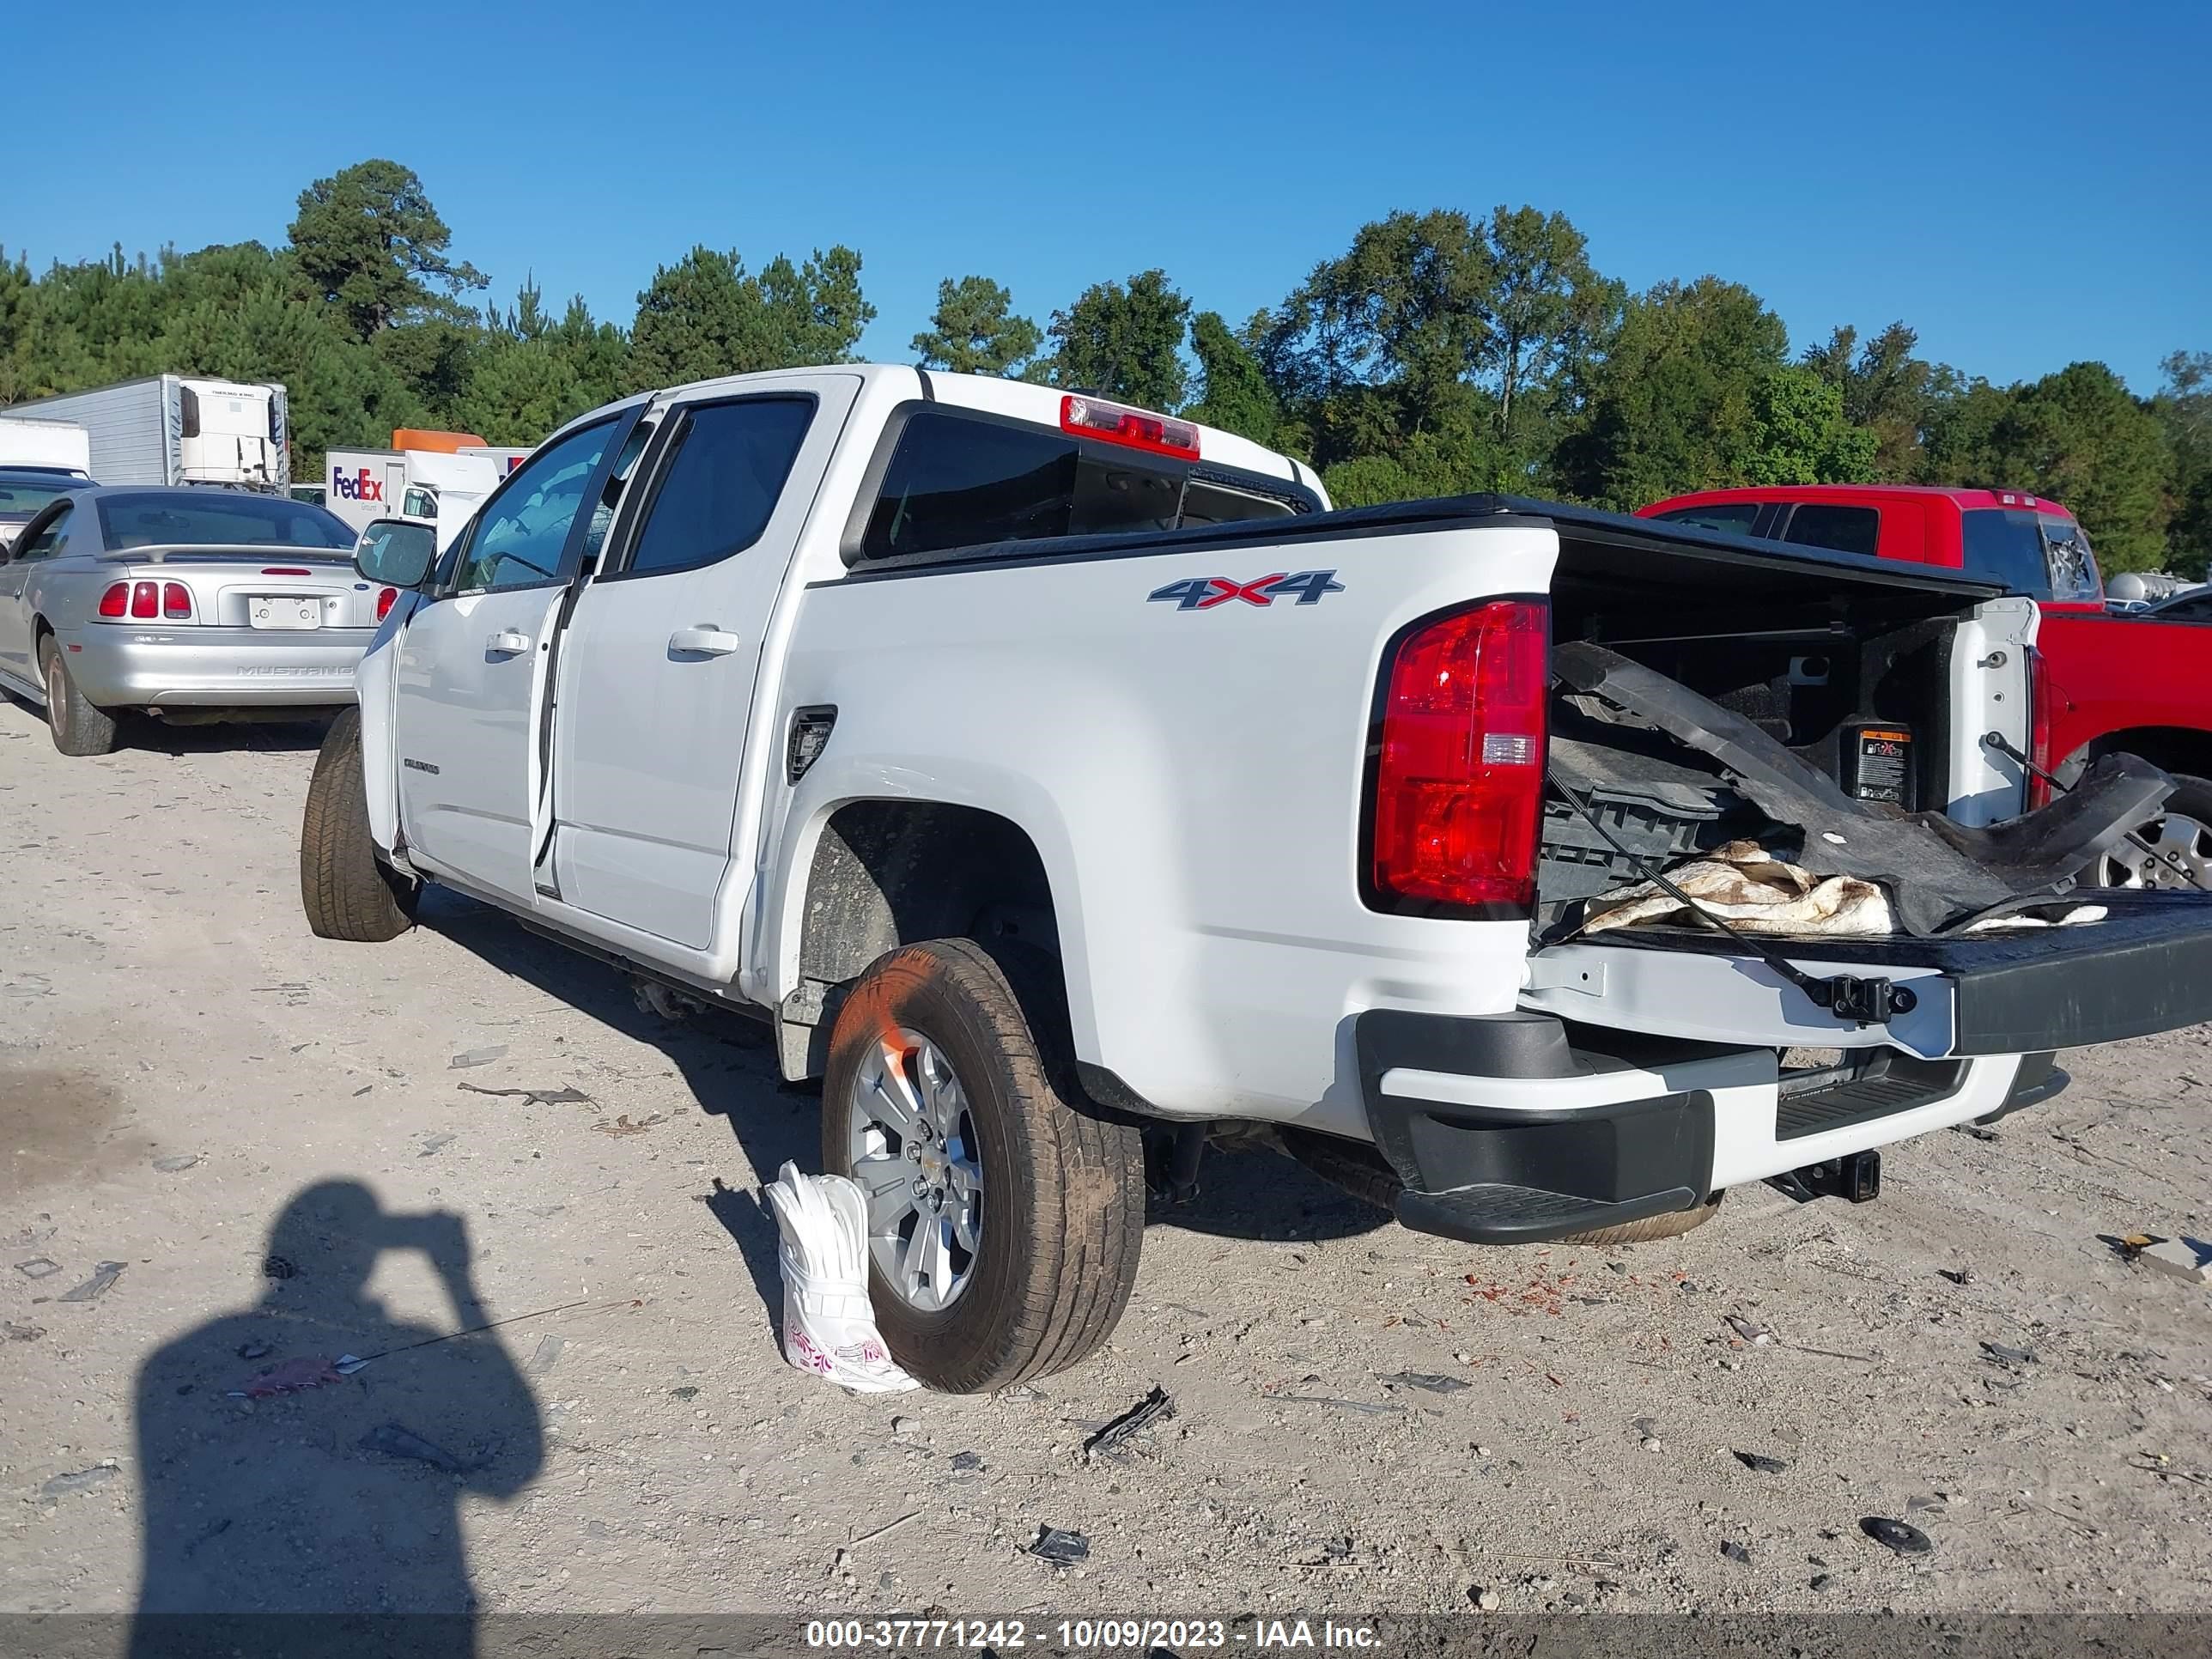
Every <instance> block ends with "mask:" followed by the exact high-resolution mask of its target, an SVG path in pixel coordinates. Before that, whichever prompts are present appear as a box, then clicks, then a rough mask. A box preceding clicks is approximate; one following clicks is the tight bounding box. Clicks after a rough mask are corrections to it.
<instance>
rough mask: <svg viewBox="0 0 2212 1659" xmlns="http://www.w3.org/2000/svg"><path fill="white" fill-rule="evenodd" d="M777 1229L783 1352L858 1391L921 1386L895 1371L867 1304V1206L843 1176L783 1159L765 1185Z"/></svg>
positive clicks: (893, 1391)
mask: <svg viewBox="0 0 2212 1659" xmlns="http://www.w3.org/2000/svg"><path fill="white" fill-rule="evenodd" d="M765 1190H766V1192H767V1194H768V1200H769V1206H770V1207H771V1208H773V1209H774V1210H775V1225H776V1227H777V1229H778V1231H781V1233H782V1234H783V1243H782V1246H781V1249H778V1250H777V1252H776V1258H777V1261H779V1262H780V1263H781V1267H782V1268H783V1357H784V1358H786V1359H787V1360H789V1361H790V1362H791V1363H792V1364H793V1365H795V1366H797V1367H798V1368H799V1370H802V1371H812V1372H813V1373H814V1374H815V1375H816V1376H826V1377H828V1378H829V1380H830V1381H831V1382H832V1383H836V1384H838V1385H839V1386H840V1387H842V1388H848V1389H854V1390H856V1391H858V1392H860V1393H861V1394H897V1393H900V1392H902V1391H903V1390H905V1389H915V1388H920V1387H921V1384H920V1383H916V1382H915V1380H914V1379H913V1378H912V1377H910V1376H908V1375H907V1374H906V1373H905V1372H904V1371H902V1370H900V1369H899V1367H898V1364H897V1363H896V1361H894V1360H893V1359H892V1358H891V1356H890V1349H888V1348H886V1347H885V1346H884V1339H883V1334H882V1333H881V1332H879V1331H878V1330H877V1329H876V1312H875V1310H874V1309H873V1308H872V1307H871V1306H870V1305H869V1303H868V1210H867V1200H866V1199H865V1198H863V1197H862V1196H861V1193H860V1188H858V1187H856V1186H854V1184H853V1182H850V1181H848V1180H847V1179H846V1178H845V1177H844V1176H830V1175H819V1176H817V1175H804V1174H801V1173H800V1171H799V1166H798V1165H797V1164H785V1165H784V1166H783V1168H782V1169H781V1170H778V1171H777V1172H776V1177H775V1180H774V1181H772V1182H769V1184H768V1186H767V1188H765Z"/></svg>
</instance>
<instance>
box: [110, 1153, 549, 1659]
mask: <svg viewBox="0 0 2212 1659" xmlns="http://www.w3.org/2000/svg"><path fill="white" fill-rule="evenodd" d="M392 1249H415V1250H419V1251H421V1252H422V1254H423V1255H425V1256H426V1257H427V1258H428V1260H429V1261H430V1263H431V1265H432V1267H434V1268H435V1271H436V1273H437V1275H438V1278H439V1280H440V1282H441V1285H443V1286H444V1287H445V1290H446V1292H447V1297H448V1299H449V1301H450V1302H451V1304H452V1312H453V1326H451V1327H450V1328H447V1329H435V1328H431V1327H428V1326H426V1325H417V1324H414V1323H410V1322H404V1321H401V1320H398V1319H396V1318H394V1317H393V1316H392V1315H391V1313H390V1312H389V1311H388V1310H386V1308H385V1306H384V1305H383V1304H382V1303H381V1302H380V1300H378V1299H377V1298H375V1297H371V1296H370V1295H369V1294H368V1281H369V1278H370V1275H371V1274H372V1273H373V1272H374V1268H375V1267H376V1264H377V1262H378V1260H379V1259H380V1257H381V1256H382V1255H383V1254H384V1253H385V1252H386V1250H392ZM263 1267H264V1275H265V1280H266V1283H265V1288H264V1292H263V1295H262V1297H261V1300H260V1301H259V1302H258V1304H255V1305H254V1306H252V1307H251V1308H247V1309H245V1310H240V1311H238V1312H234V1313H229V1314H225V1315H223V1316H221V1317H219V1318H216V1319H213V1320H210V1322H207V1323H205V1324H204V1325H201V1326H199V1327H198V1328H196V1329H193V1330H191V1331H189V1332H187V1333H186V1334H184V1335H182V1336H180V1337H179V1338H177V1339H176V1340H173V1341H171V1342H169V1343H167V1344H165V1345H164V1346H162V1347H161V1348H160V1349H158V1350H157V1351H155V1352H154V1353H153V1354H152V1355H150V1356H149V1358H147V1360H146V1362H145V1364H143V1366H142V1367H141V1368H140V1370H139V1373H138V1384H137V1438H138V1456H137V1472H138V1477H139V1480H140V1482H141V1486H142V1515H143V1548H144V1555H143V1573H142V1577H141V1579H140V1588H139V1596H138V1603H137V1618H136V1620H134V1624H133V1629H132V1640H131V1653H132V1654H133V1655H134V1656H145V1659H150V1656H154V1655H157V1654H158V1655H162V1656H169V1655H174V1654H179V1653H185V1654H197V1653H201V1652H207V1653H216V1652H230V1651H238V1650H244V1651H248V1652H258V1651H264V1650H268V1644H269V1642H270V1640H272V1639H275V1638H276V1633H277V1632H283V1643H282V1644H283V1646H284V1647H285V1648H286V1649H287V1650H292V1651H305V1652H313V1653H322V1652H325V1651H328V1652H338V1651H345V1652H376V1653H381V1652H386V1651H390V1652H395V1653H396V1652H407V1653H413V1654H430V1655H465V1654H472V1653H474V1652H475V1650H476V1611H477V1598H476V1595H475V1592H474V1589H473V1588H472V1586H471V1583H470V1578H469V1572H468V1565H467V1562H466V1560H465V1546H464V1542H463V1538H462V1532H461V1516H460V1504H461V1500H462V1498H463V1497H464V1496H465V1495H468V1494H474V1495H477V1496H480V1497H484V1498H492V1499H495V1500H506V1499H511V1498H514V1497H516V1496H517V1495H518V1494H519V1493H520V1492H522V1491H523V1490H524V1489H525V1488H526V1486H528V1485H529V1484H530V1482H531V1481H532V1480H534V1479H535V1478H536V1476H537V1474H538V1470H539V1468H541V1466H542V1465H543V1462H544V1431H543V1428H542V1425H541V1424H540V1420H539V1417H538V1406H537V1401H536V1400H535V1398H534V1397H533V1396H532V1393H531V1390H530V1388H529V1385H528V1384H527V1383H526V1382H525V1381H524V1380H523V1377H522V1375H521V1373H520V1370H518V1369H517V1367H516V1366H515V1364H514V1363H513V1358H511V1357H510V1356H509V1354H508V1353H507V1349H506V1346H505V1345H504V1344H503V1343H502V1342H501V1340H500V1338H499V1335H498V1334H497V1333H496V1332H490V1331H481V1332H477V1333H476V1334H466V1335H453V1334H451V1333H452V1332H453V1331H455V1330H458V1331H464V1332H465V1331H468V1330H470V1328H471V1327H475V1326H480V1325H483V1324H484V1323H485V1322H486V1315H485V1313H484V1310H483V1304H482V1303H481V1301H480V1299H479V1297H477V1291H476V1289H475V1286H474V1283H473V1280H472V1278H471V1271H470V1249H469V1245H468V1241H467V1237H466V1233H465V1228H464V1225H463V1223H462V1220H461V1218H460V1217H459V1216H458V1215H453V1214H449V1213H437V1214H432V1215H427V1216H422V1215H395V1214H392V1213H390V1212H386V1211H385V1210H384V1209H383V1208H382V1207H381V1206H380V1205H379V1204H378V1202H377V1200H376V1198H375V1196H374V1194H372V1193H371V1192H370V1191H369V1190H368V1188H366V1187H364V1186H362V1184H360V1183H359V1182H352V1181H331V1182H321V1183H319V1184H317V1185H314V1186H311V1187H308V1188H304V1189H302V1190H301V1192H300V1193H298V1194H295V1196H294V1197H293V1199H292V1200H291V1201H290V1202H289V1204H287V1205H286V1206H285V1207H284V1209H283V1211H282V1212H280V1213H279V1215H278V1216H277V1218H276V1222H275V1223H274V1225H272V1227H271V1228H270V1236H269V1245H268V1256H267V1258H266V1259H265V1261H264V1263H263ZM342 1355H352V1356H355V1357H357V1358H362V1359H367V1360H368V1361H369V1362H370V1363H369V1364H367V1365H365V1366H362V1367H361V1368H360V1369H359V1370H353V1371H352V1372H351V1374H349V1375H344V1376H341V1375H339V1374H338V1372H337V1370H335V1369H331V1368H328V1367H327V1362H331V1361H335V1360H337V1358H339V1357H340V1356H342ZM278 1381H289V1382H292V1383H295V1384H298V1385H300V1386H297V1387H295V1389H291V1390H289V1391H284V1392H270V1393H269V1394H268V1397H265V1398H262V1399H251V1398H242V1397H239V1396H240V1394H241V1393H244V1392H246V1391H249V1390H252V1391H267V1390H269V1389H270V1385H271V1384H272V1383H276V1382H278ZM301 1615H313V1616H312V1617H307V1618H302V1617H301ZM399 1615H405V1616H404V1617H400V1616H399Z"/></svg>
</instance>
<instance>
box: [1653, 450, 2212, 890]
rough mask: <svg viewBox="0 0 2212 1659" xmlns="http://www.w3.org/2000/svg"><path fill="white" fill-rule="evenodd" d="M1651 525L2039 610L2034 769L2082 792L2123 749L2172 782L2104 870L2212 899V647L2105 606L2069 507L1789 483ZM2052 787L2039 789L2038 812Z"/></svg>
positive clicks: (1687, 500) (1724, 498)
mask: <svg viewBox="0 0 2212 1659" xmlns="http://www.w3.org/2000/svg"><path fill="white" fill-rule="evenodd" d="M1637 516H1638V517H1639V518H1645V519H1665V520H1673V521H1674V522H1676V523H1688V524H1695V525H1701V526H1705V527H1707V528H1709V529H1714V530H1721V531H1727V532H1732V533H1734V534H1736V535H1739V536H1749V537H1754V538H1759V539H1760V540H1764V541H1775V542H1793V543H1796V544H1799V545H1801V546H1813V547H1826V548H1834V549H1837V550H1841V551H1843V552H1846V553H1862V554H1865V555H1867V556H1870V557H1874V558H1881V559H1903V560H1908V561H1911V562H1915V563H1918V564H1934V565H1945V566H1948V567H1950V568H1954V569H1964V570H1966V571H1969V572H1972V573H1973V574H1978V575H1980V576H1983V577H1985V578H1986V579H1988V580H1990V581H1993V582H1998V583H2002V585H2003V586H2005V587H2006V588H2008V590H2010V591H2011V592H2015V593H2019V594H2023V595H2025V596H2026V597H2027V598H2029V599H2033V600H2035V601H2036V603H2037V605H2038V607H2039V609H2040V610H2041V611H2042V613H2043V620H2042V625H2041V627H2040V629H2039V630H2038V633H2037V638H2036V660H2035V664H2034V677H2033V684H2034V688H2035V709H2034V719H2033V728H2032V729H2033V741H2032V742H2031V743H2030V744H2029V749H2030V751H2031V757H2032V758H2033V760H2034V762H2035V763H2036V764H2037V765H2038V766H2039V767H2042V768H2044V769H2046V770H2048V771H2050V772H2051V773H2052V774H2054V775H2057V778H2058V779H2059V780H2060V781H2062V782H2067V783H2070V782H2071V781H2073V780H2074V779H2075V777H2076V776H2078V775H2080V774H2081V769H2083V768H2084V767H2086V766H2087V764H2088V763H2090V762H2091V761H2093V760H2094V759H2096V758H2097V757H2098V756H2100V755H2103V754H2106V753H2108V752H2111V751H2112V750H2126V751H2128V752H2129V753H2130V754H2136V755H2140V756H2142V757H2143V758H2144V759H2145V760H2147V761H2149V762H2150V763H2153V764H2154V765H2156V766H2160V767H2163V768H2164V769H2166V771H2168V772H2170V773H2172V774H2173V776H2174V781H2175V782H2176V784H2177V785H2178V786H2179V787H2177V788H2176V790H2175V791H2174V793H2173V795H2172V799H2169V800H2168V801H2167V803H2166V811H2165V814H2164V816H2162V817H2159V818H2156V819H2154V820H2153V821H2152V822H2151V823H2148V824H2145V825H2142V826H2141V827H2140V828H2139V829H2137V831H2136V834H2137V836H2139V837H2140V838H2141V840H2142V842H2145V843H2146V847H2145V848H2131V847H2123V848H2121V849H2120V853H2119V854H2114V855H2112V856H2111V857H2108V858H2107V859H2106V860H2105V867H2104V868H2103V870H2102V871H2100V872H2099V875H2100V879H2101V880H2102V882H2103V883H2104V884H2106V885H2110V886H2124V887H2137V886H2154V887H2174V886H2185V885H2195V886H2212V684H2208V683H2207V669H2208V667H2212V648H2208V647H2212V633H2208V632H2207V630H2206V628H2205V625H2204V624H2203V623H2199V622H2184V621H2166V620H2160V619H2156V618H2153V617H2144V616H2140V615H2127V614H2119V613H2115V612H2113V611H2108V610H2107V609H2106V605H2105V594H2104V585H2103V580H2102V579H2101V578H2100V576H2099V575H2098V574H2097V562H2096V558H2095V556H2094V555H2093V554H2092V553H2091V551H2090V550H2089V539H2088V538H2087V536H2086V535H2084V534H2083V533H2082V531H2081V526H2080V525H2078V524H2076V523H2075V520H2074V515H2073V514H2072V513H2069V512H2068V511H2067V510H2066V509H2065V508H2064V507H2061V506H2060V505H2059V504H2058V503H2057V502H2056V501H2048V500H2045V499H2044V498H2042V497H2040V496H2036V495H2026V494H2024V493H2022V492H2021V491H2018V490H1997V489H1925V488H1919V487H1916V486H1911V485H1905V484H1779V485H1771V486H1767V487H1764V488H1759V489H1707V490H1700V491H1699V492H1697V493H1696V494H1694V495H1673V496H1669V497H1668V499H1667V500H1665V501H1654V502H1652V503H1651V504H1650V506H1649V507H1639V508H1638V509H1637ZM2043 793H2045V791H2044V789H2043V787H2042V786H2040V785H2038V784H2032V785H2031V787H2030V794H2031V801H2032V803H2034V804H2039V802H2040V799H2041V797H2042V795H2043Z"/></svg>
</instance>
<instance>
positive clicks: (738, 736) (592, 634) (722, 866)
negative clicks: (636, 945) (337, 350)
mask: <svg viewBox="0 0 2212 1659" xmlns="http://www.w3.org/2000/svg"><path fill="white" fill-rule="evenodd" d="M859 388H860V380H859V377H858V376H855V375H849V374H823V375H812V376H806V377H803V378H802V377H797V376H794V377H793V378H792V379H790V380H787V381H782V382H780V383H779V384H778V385H777V386H775V389H773V390H763V391H760V392H750V393H747V394H746V395H744V396H742V397H734V398H702V399H696V400H693V401H690V402H687V403H684V404H678V405H677V406H676V407H675V408H674V409H672V410H670V411H669V413H668V415H667V416H666V418H665V419H664V420H663V422H662V423H661V430H662V431H663V432H665V434H666V437H665V441H662V442H661V443H660V444H659V446H658V447H657V450H656V453H655V455H654V458H653V460H652V462H651V463H650V467H649V471H648V472H647V473H646V474H642V475H641V477H640V479H639V484H638V488H639V490H640V497H639V502H640V508H641V510H640V511H639V512H637V513H635V514H631V515H628V516H627V520H626V522H625V525H624V526H623V534H622V537H621V544H620V545H619V546H617V547H614V548H611V549H610V550H609V556H608V559H607V562H606V566H605V568H603V569H601V570H600V572H599V574H597V575H595V576H594V577H593V578H592V580H591V581H590V583H589V584H588V585H587V586H586V587H585V588H584V590H583V592H581V594H580V596H579V597H578V599H577V602H576V608H575V615H574V619H573V621H572V622H571V623H570V625H569V627H568V631H567V632H566V634H565V635H563V636H562V646H561V690H560V705H559V708H558V709H557V711H556V714H555V717H554V744H553V747H554V754H555V761H554V770H553V779H554V790H553V793H554V829H553V846H552V859H551V870H550V884H551V885H553V886H554V887H556V889H557V891H558V894H559V897H560V900H561V902H562V903H564V904H568V905H573V906H574V907H575V908H578V909H580V910H583V911H586V912H588V913H590V914H591V915H595V916H599V917H603V918H605V919H606V920H608V921H616V922H620V923H623V924H624V925H626V926H628V927H633V928H635V929H637V930H639V931H640V932H641V933H647V934H651V935H653V936H654V937H655V938H658V939H665V940H667V941H669V942H670V943H671V944H672V945H678V946H684V947H688V948H690V949H694V950H697V949H702V948H704V947H706V946H707V945H708V943H709V942H710V940H711V939H712V938H713V935H714V920H715V907H716V902H717V900H718V897H719V896H720V894H721V893H722V891H723V889H724V878H725V876H726V874H727V872H728V871H729V867H730V864H731V856H732V833H733V826H734V824H735V822H736V819H737V817H738V776H739V770H740V768H741V766H742V764H743V762H744V752H745V744H746V732H747V728H748V726H749V725H750V721H751V718H752V715H753V713H754V710H753V706H752V705H753V695H754V682H755V679H756V677H757V672H758V670H759V666H760V661H761V651H762V645H763V638H764V635H765V634H766V631H767V626H768V621H769V613H770V611H772V610H773V608H774V606H775V599H776V595H777V593H778V592H780V591H781V587H782V585H783V580H784V574H785V570H786V568H787V566H788V565H789V563H790V562H791V558H792V556H793V552H794V550H796V548H797V545H798V541H799V532H800V529H801V527H802V526H804V525H805V521H806V518H807V514H808V513H809V512H810V511H811V508H812V507H813V504H814V499H815V495H816V494H817V490H818V489H819V488H820V486H821V483H822V479H823V474H824V472H825V471H827V469H828V467H829V456H830V453H831V451H832V450H833V449H834V448H835V447H836V441H837V436H838V433H839V431H840V429H841V428H842V426H843V424H844V420H845V416H846V414H847V413H848V410H850V409H851V407H852V405H853V401H854V398H855V396H856V395H857V393H858V391H859ZM531 465H536V463H535V462H534V461H533V462H532V463H531ZM747 861H748V862H750V860H747ZM740 891H741V890H740Z"/></svg>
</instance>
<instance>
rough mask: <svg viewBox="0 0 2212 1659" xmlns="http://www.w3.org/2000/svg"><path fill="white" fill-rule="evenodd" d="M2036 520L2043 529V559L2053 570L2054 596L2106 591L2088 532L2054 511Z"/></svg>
mask: <svg viewBox="0 0 2212 1659" xmlns="http://www.w3.org/2000/svg"><path fill="white" fill-rule="evenodd" d="M2036 522H2037V525H2038V527H2039V528H2040V529H2041V530H2042V532H2043V562H2044V568H2045V569H2046V570H2048V571H2049V572H2050V576H2051V598H2052V599H2096V598H2097V597H2098V596H2099V595H2100V594H2101V593H2103V592H2104V591H2105V579H2104V578H2103V577H2102V576H2100V575H2099V574H2097V558H2096V555H2094V554H2093V553H2092V552H2091V551H2090V550H2089V536H2088V532H2087V531H2085V530H2083V529H2082V528H2081V526H2080V525H2078V524H2075V522H2074V520H2071V519H2065V518H2061V517H2059V516H2058V515H2057V514H2056V513H2037V514H2036Z"/></svg>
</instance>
